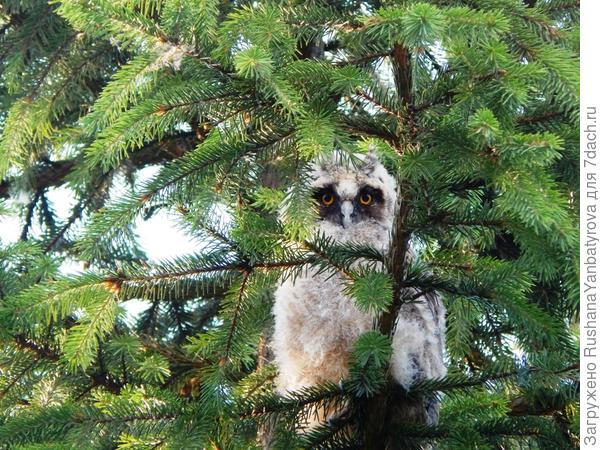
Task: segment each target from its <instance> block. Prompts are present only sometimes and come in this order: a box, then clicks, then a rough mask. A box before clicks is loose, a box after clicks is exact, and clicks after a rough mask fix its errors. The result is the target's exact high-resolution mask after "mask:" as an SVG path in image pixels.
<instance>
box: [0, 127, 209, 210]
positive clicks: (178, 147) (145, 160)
mask: <svg viewBox="0 0 600 450" xmlns="http://www.w3.org/2000/svg"><path fill="white" fill-rule="evenodd" d="M196 144H197V139H196V136H195V134H194V133H184V134H179V135H176V136H170V137H167V138H165V139H163V140H161V141H157V142H151V143H149V144H147V145H145V146H144V147H141V148H140V149H139V150H137V151H135V152H133V153H132V154H131V156H130V157H129V160H128V164H131V165H132V166H134V167H136V168H141V167H144V166H146V165H150V164H156V163H160V162H164V161H170V160H172V159H175V158H177V157H179V156H182V155H183V154H185V153H187V152H188V151H189V150H191V149H192V148H194V146H195V145H196ZM78 162H79V160H78V159H77V158H73V159H69V160H61V161H50V162H42V163H40V164H38V165H37V166H34V167H33V168H32V169H30V171H31V176H29V177H28V179H29V180H31V181H30V185H29V188H30V189H31V190H32V191H34V192H36V191H40V190H43V189H46V188H49V187H56V186H60V185H62V184H63V183H64V182H65V180H66V178H67V177H68V175H69V174H70V173H71V172H72V171H73V170H74V169H75V166H76V165H77V164H78ZM14 183H15V180H14V179H5V180H3V181H2V182H0V198H9V197H10V196H11V194H12V193H11V190H12V187H13V184H14Z"/></svg>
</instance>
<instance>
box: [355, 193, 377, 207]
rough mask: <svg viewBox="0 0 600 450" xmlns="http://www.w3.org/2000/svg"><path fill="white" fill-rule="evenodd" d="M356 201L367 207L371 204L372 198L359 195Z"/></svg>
mask: <svg viewBox="0 0 600 450" xmlns="http://www.w3.org/2000/svg"><path fill="white" fill-rule="evenodd" d="M358 201H359V202H360V204H361V205H364V206H369V205H370V204H371V203H373V196H372V195H371V194H366V193H365V194H361V195H360V198H359V199H358Z"/></svg>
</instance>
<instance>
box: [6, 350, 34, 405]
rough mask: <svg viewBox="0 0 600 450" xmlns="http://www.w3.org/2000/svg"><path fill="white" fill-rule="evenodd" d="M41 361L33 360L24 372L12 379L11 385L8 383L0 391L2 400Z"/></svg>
mask: <svg viewBox="0 0 600 450" xmlns="http://www.w3.org/2000/svg"><path fill="white" fill-rule="evenodd" d="M39 362H40V361H39V360H38V359H34V360H32V361H31V362H30V363H29V364H27V365H26V366H25V367H24V368H23V370H21V371H20V372H19V373H18V374H17V375H16V376H14V377H13V378H12V380H11V381H10V383H8V384H7V385H6V386H5V387H4V389H2V390H1V391H0V400H1V399H2V398H3V397H4V396H5V395H6V394H7V393H8V392H9V391H10V390H11V389H12V388H13V387H14V386H16V384H17V383H18V382H19V381H21V379H22V378H23V377H24V376H25V375H26V374H27V372H29V371H30V370H32V369H34V368H35V367H36V366H37V365H38V364H39Z"/></svg>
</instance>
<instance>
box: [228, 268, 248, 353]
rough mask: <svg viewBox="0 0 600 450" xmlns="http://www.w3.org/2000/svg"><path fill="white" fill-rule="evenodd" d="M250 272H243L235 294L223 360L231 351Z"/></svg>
mask: <svg viewBox="0 0 600 450" xmlns="http://www.w3.org/2000/svg"><path fill="white" fill-rule="evenodd" d="M251 274H252V271H250V270H246V271H245V272H244V278H243V279H242V282H241V284H240V290H239V293H238V295H237V301H236V305H235V310H234V312H233V318H232V319H231V324H230V325H229V331H228V332H227V340H226V342H225V352H224V355H223V360H224V361H227V360H229V352H230V351H231V342H232V339H233V333H234V332H235V328H236V325H237V321H238V317H239V314H240V308H241V306H242V300H243V297H244V294H245V289H246V284H247V283H248V279H249V278H250V275H251Z"/></svg>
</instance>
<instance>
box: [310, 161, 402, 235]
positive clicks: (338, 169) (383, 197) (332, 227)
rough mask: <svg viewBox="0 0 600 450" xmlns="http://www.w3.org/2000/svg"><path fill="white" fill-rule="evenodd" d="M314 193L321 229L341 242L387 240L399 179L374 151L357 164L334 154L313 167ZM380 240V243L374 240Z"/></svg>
mask: <svg viewBox="0 0 600 450" xmlns="http://www.w3.org/2000/svg"><path fill="white" fill-rule="evenodd" d="M312 178H313V183H312V187H313V192H314V198H315V201H316V202H317V204H318V211H319V216H320V219H321V220H320V223H319V228H320V230H321V231H322V232H323V233H324V234H325V235H327V236H330V237H333V238H334V239H336V240H339V241H342V242H344V241H350V240H353V241H357V242H365V243H371V244H379V243H383V242H384V241H385V242H387V240H388V235H389V230H390V228H391V225H392V220H393V216H394V209H395V205H396V182H395V180H394V178H393V177H392V176H391V175H390V174H389V173H388V171H387V170H386V169H385V167H384V166H383V165H382V164H381V163H380V162H379V161H378V160H377V157H376V156H375V154H373V153H369V154H367V155H361V156H360V157H359V163H358V164H357V166H356V167H351V166H348V165H346V164H342V163H341V162H340V158H339V156H337V155H336V154H334V156H333V157H332V158H330V159H329V160H325V161H322V162H319V163H315V164H314V166H313V173H312ZM373 239H377V240H378V241H379V242H371V241H372V240H373Z"/></svg>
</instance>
